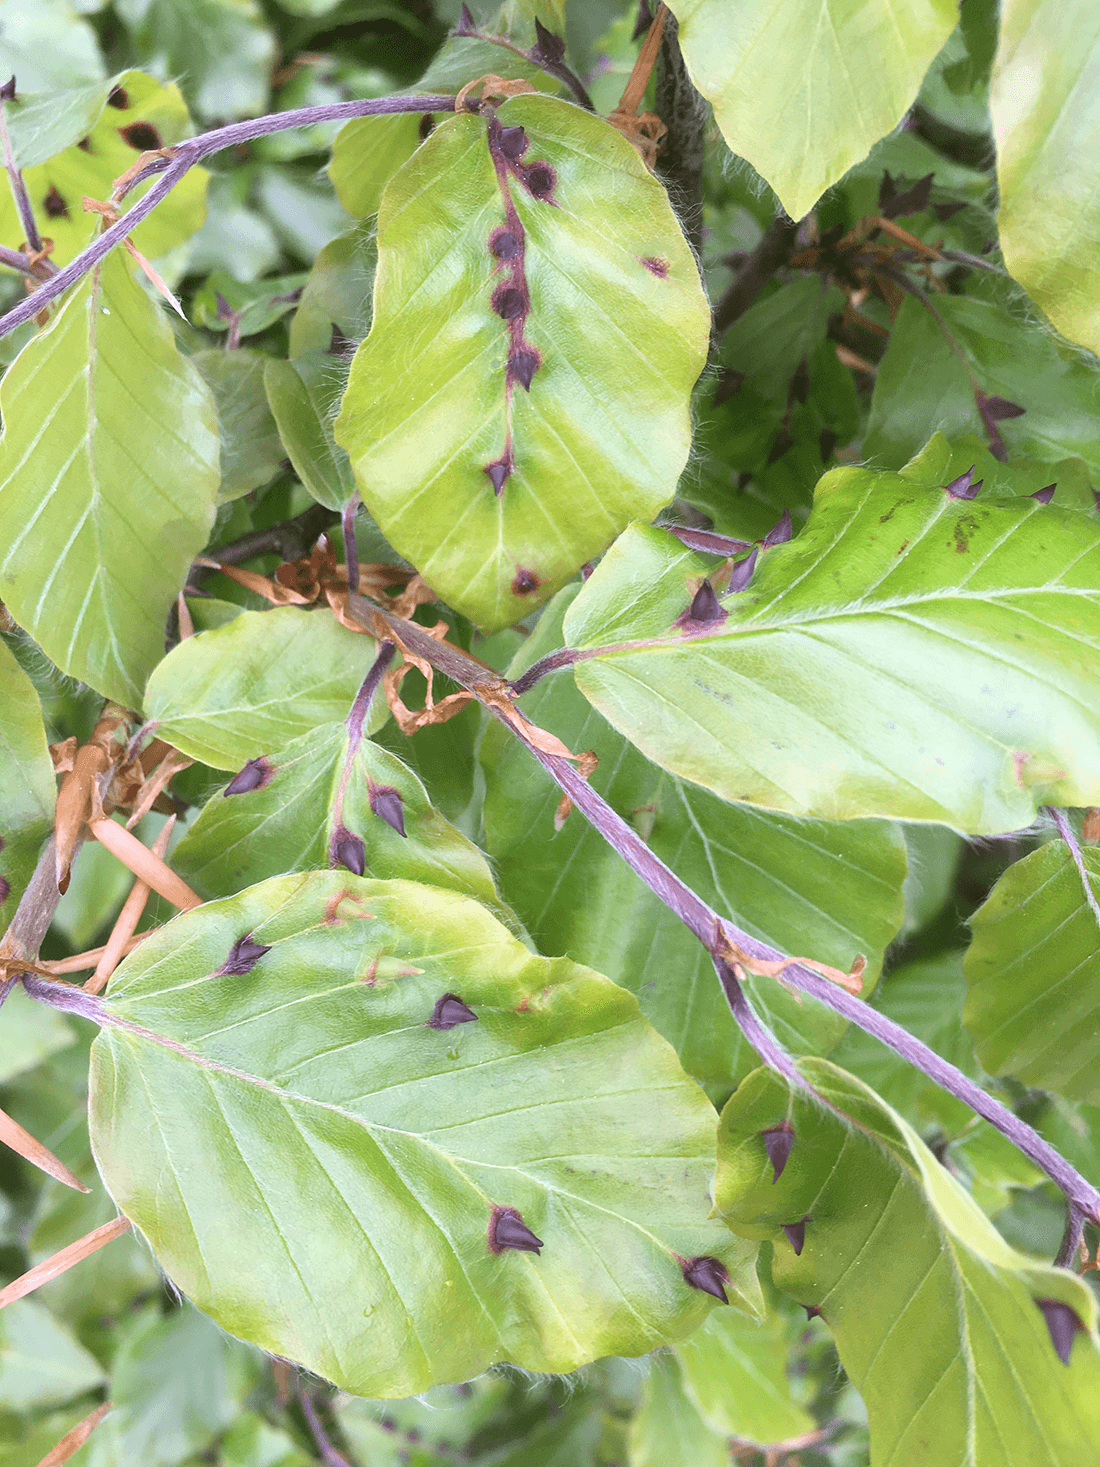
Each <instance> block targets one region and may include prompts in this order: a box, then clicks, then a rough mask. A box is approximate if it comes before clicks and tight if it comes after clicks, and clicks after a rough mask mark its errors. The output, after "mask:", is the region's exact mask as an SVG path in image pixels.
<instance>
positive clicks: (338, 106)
mask: <svg viewBox="0 0 1100 1467" xmlns="http://www.w3.org/2000/svg"><path fill="white" fill-rule="evenodd" d="M454 105H455V99H454V98H453V97H448V96H432V97H375V98H373V99H372V100H370V101H356V102H332V103H329V104H327V105H326V106H323V107H295V108H292V109H291V110H290V111H288V112H272V113H269V114H268V115H267V116H266V117H253V118H249V119H248V120H247V121H246V122H232V123H230V124H229V125H228V126H226V127H215V128H213V129H212V130H211V131H210V132H202V133H199V135H198V136H197V137H193V138H187V139H186V140H185V141H184V142H182V143H177V144H176V146H175V147H174V148H172V149H171V156H170V157H167V158H156V159H154V160H153V162H151V163H150V164H149V165H148V166H147V167H146V168H144V169H142V170H141V171H140V172H139V173H137V174H135V176H134V178H133V179H131V180H130V183H129V186H128V188H127V189H126V190H125V191H124V192H126V193H128V192H129V190H130V189H132V188H134V187H135V186H136V185H137V184H139V183H143V182H144V181H145V180H146V179H148V178H152V177H154V175H156V174H159V175H160V177H159V178H158V179H157V181H156V183H154V184H153V186H152V188H151V189H150V190H149V192H148V193H147V194H145V195H143V197H142V198H140V199H138V201H137V203H136V204H134V205H133V206H132V207H131V208H130V209H128V210H127V211H126V213H125V214H124V215H123V216H122V218H121V219H119V220H118V221H117V223H115V224H112V225H111V226H110V228H108V229H105V230H104V231H103V233H102V234H101V235H99V236H97V238H96V239H94V240H92V242H91V244H90V245H88V246H87V247H86V248H85V249H83V250H81V252H80V254H79V255H77V257H76V259H75V260H73V261H71V262H70V263H69V264H68V265H66V266H65V268H64V269H63V270H59V271H58V272H57V274H56V275H54V276H52V277H51V278H50V279H49V280H46V281H43V283H42V284H41V285H40V286H39V287H38V289H37V290H36V291H35V292H34V293H33V294H32V295H30V296H28V297H27V299H26V300H25V301H20V302H19V304H18V305H16V306H13V307H12V309H11V310H10V311H8V312H7V314H6V315H4V316H0V336H7V335H8V333H9V332H11V331H14V330H15V329H16V327H17V326H22V324H23V322H24V321H29V320H30V319H31V317H32V316H37V314H38V313H39V311H40V310H41V309H42V307H43V306H44V305H45V304H46V303H47V302H48V301H52V300H54V299H55V298H56V297H57V296H59V295H61V294H62V293H63V292H64V291H66V290H68V288H69V286H70V285H73V284H75V283H76V281H78V280H80V279H81V278H82V277H83V276H84V275H86V274H87V273H88V271H89V270H91V269H92V268H93V267H94V266H95V265H96V264H98V262H99V261H100V260H101V259H102V258H103V256H104V255H106V254H109V253H110V251H111V250H113V249H114V247H115V246H116V245H118V244H121V243H122V241H123V240H124V239H125V238H126V236H127V235H128V234H129V233H130V232H131V231H132V230H133V229H134V227H135V226H136V225H138V224H140V223H141V221H142V220H143V219H144V218H145V217H146V215H147V214H151V213H152V211H153V210H154V209H155V208H156V207H157V205H158V204H159V203H160V202H161V200H162V199H165V198H167V197H168V195H169V194H170V193H171V192H172V190H173V189H174V188H175V186H176V184H177V183H179V181H180V179H181V178H183V177H184V175H185V174H186V173H187V172H188V170H189V169H191V168H193V167H194V165H195V164H196V163H198V162H200V160H201V159H203V158H206V157H208V156H209V155H210V154H211V153H220V152H221V150H222V149H223V148H233V147H237V146H239V145H240V144H241V143H246V142H249V141H250V140H251V139H252V138H258V137H263V136H264V135H265V134H267V133H271V132H282V131H284V130H285V129H286V128H290V127H308V126H311V125H312V124H314V123H317V122H334V121H340V120H342V119H350V118H353V117H376V116H384V115H389V114H392V113H394V112H453V111H454Z"/></svg>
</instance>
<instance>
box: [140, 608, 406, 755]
mask: <svg viewBox="0 0 1100 1467" xmlns="http://www.w3.org/2000/svg"><path fill="white" fill-rule="evenodd" d="M198 604H200V605H201V603H198ZM377 651H378V648H377V645H376V643H375V641H374V638H373V637H367V636H360V635H359V634H358V633H357V632H349V631H348V629H347V628H346V627H343V626H341V625H340V623H339V622H338V621H337V620H336V618H335V617H334V616H332V615H331V613H330V612H329V609H328V607H327V606H320V607H318V608H317V609H316V610H313V611H307V610H305V609H304V608H303V607H300V606H276V607H273V608H272V610H271V611H242V612H241V613H240V614H239V615H238V616H234V617H233V618H232V620H231V621H228V622H226V623H225V625H224V626H219V627H212V628H211V629H210V630H209V631H205V632H198V633H196V635H195V636H193V637H188V638H187V640H186V641H183V642H180V643H179V645H178V646H176V647H173V648H172V650H171V652H169V654H168V656H167V657H165V658H164V659H163V661H162V662H161V663H160V664H159V665H158V666H157V668H156V670H155V671H154V673H153V675H152V677H151V678H150V679H149V685H148V687H147V688H146V690H145V716H146V718H149V719H155V720H156V722H157V724H158V733H159V736H160V737H161V738H163V739H166V740H167V741H168V742H169V743H170V744H172V746H173V747H174V748H176V749H180V750H182V751H183V753H185V754H187V755H189V757H190V758H192V759H201V760H202V762H203V763H204V764H210V765H213V767H214V768H215V769H232V770H233V771H234V773H236V772H237V771H239V770H240V769H242V768H243V766H244V765H245V764H247V763H248V761H249V760H250V759H254V758H256V757H257V755H260V754H266V753H267V752H268V751H269V750H271V749H277V748H278V747H279V746H280V745H281V744H284V743H286V742H287V740H289V739H296V738H300V737H302V735H304V734H307V733H309V732H310V730H311V729H313V728H315V727H316V726H317V724H319V723H333V722H335V721H336V720H337V719H341V718H344V717H346V716H347V712H348V709H349V708H350V707H351V704H352V700H353V699H354V697H355V695H356V693H357V692H358V691H359V685H360V684H361V683H362V681H363V679H364V678H365V677H366V675H367V673H368V671H369V670H370V667H371V664H372V663H373V662H374V659H375V656H376V654H377ZM389 716H390V713H389V708H388V707H387V705H386V699H385V696H384V695H383V694H382V693H381V692H379V693H377V694H376V695H375V697H374V699H373V701H372V703H371V707H370V713H369V715H368V718H367V722H366V724H365V725H364V728H365V731H366V732H367V733H368V734H371V733H374V732H375V731H376V730H377V729H378V728H379V727H380V726H381V725H382V724H383V723H385V721H386V719H387V718H389Z"/></svg>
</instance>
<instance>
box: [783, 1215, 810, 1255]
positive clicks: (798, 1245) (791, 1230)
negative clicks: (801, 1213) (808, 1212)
mask: <svg viewBox="0 0 1100 1467" xmlns="http://www.w3.org/2000/svg"><path fill="white" fill-rule="evenodd" d="M809 1220H810V1219H809V1218H808V1217H804V1218H801V1219H800V1220H799V1221H798V1222H796V1223H784V1224H783V1231H784V1232H785V1233H786V1235H787V1242H788V1243H790V1245H791V1247H792V1248H793V1249H794V1251H795V1253H796V1255H797V1254H800V1253H801V1252H802V1250H803V1248H804V1247H805V1246H806V1224H807V1223H808V1222H809Z"/></svg>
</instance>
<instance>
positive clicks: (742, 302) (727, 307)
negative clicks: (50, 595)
mask: <svg viewBox="0 0 1100 1467" xmlns="http://www.w3.org/2000/svg"><path fill="white" fill-rule="evenodd" d="M797 236H798V225H797V224H796V223H795V222H794V220H792V219H788V218H787V216H786V214H777V215H776V217H775V218H774V219H773V220H772V222H771V223H770V224H769V225H768V227H767V229H765V231H764V233H763V234H762V235H761V236H760V239H759V241H758V242H757V244H756V247H755V248H754V249H752V250H750V251H749V253H748V255H746V257H745V259H744V261H743V262H742V265H741V268H740V270H739V271H738V272H737V275H736V276H735V278H734V280H733V281H732V283H731V284H730V285H729V286H728V287H727V289H726V291H725V293H724V294H723V295H722V296H721V297H720V299H719V301H718V304H717V305H716V306H715V307H714V330H715V334H716V335H718V336H721V334H722V333H723V331H728V330H729V328H730V327H731V326H732V325H733V323H734V322H735V321H736V320H737V319H738V317H740V316H743V315H744V314H745V312H746V311H747V310H748V308H749V307H750V306H751V305H752V303H753V301H754V300H755V299H756V297H757V296H758V295H759V294H760V292H761V291H762V290H763V289H764V287H765V285H767V283H768V281H769V280H770V279H771V278H772V276H773V275H774V274H775V272H776V271H777V270H780V269H782V267H783V266H784V265H785V264H786V263H787V261H788V260H789V259H790V258H791V256H792V255H793V254H794V253H795V248H796V242H797ZM0 325H3V323H2V322H0Z"/></svg>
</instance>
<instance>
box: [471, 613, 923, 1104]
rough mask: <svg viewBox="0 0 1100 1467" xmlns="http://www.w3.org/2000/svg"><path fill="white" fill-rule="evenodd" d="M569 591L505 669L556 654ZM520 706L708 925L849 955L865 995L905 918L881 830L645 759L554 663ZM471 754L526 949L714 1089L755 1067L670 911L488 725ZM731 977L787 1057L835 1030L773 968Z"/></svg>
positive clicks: (829, 958)
mask: <svg viewBox="0 0 1100 1467" xmlns="http://www.w3.org/2000/svg"><path fill="white" fill-rule="evenodd" d="M578 590H579V587H575V586H566V587H565V589H564V590H562V591H560V592H559V593H558V595H557V596H556V597H555V599H554V601H553V602H552V603H551V604H550V605H549V606H548V607H547V608H546V610H545V611H544V612H543V614H542V616H541V617H540V618H539V624H538V626H537V627H536V628H535V631H534V633H533V634H532V635H531V636H530V637H529V638H528V639H527V641H526V642H525V643H524V645H523V649H522V652H521V653H520V656H519V657H518V658H517V660H516V662H515V663H513V665H512V667H511V668H510V669H509V673H510V676H512V677H513V678H514V677H517V676H519V674H520V673H521V672H523V671H524V670H525V669H526V668H527V667H528V666H530V665H531V664H532V663H534V662H536V661H537V660H538V659H539V657H541V656H542V655H543V654H545V653H548V652H552V651H554V650H555V648H557V647H560V646H561V642H562V633H561V625H562V618H563V616H564V615H565V614H566V611H567V608H568V607H569V606H570V604H571V603H572V601H573V600H574V598H575V596H576V595H577V592H578ZM519 706H520V707H521V708H522V710H523V712H524V714H525V715H526V716H527V717H528V718H530V719H531V720H532V721H533V722H534V723H536V724H538V725H539V726H540V727H542V728H545V729H548V730H549V731H550V732H551V733H554V734H556V735H557V736H558V737H559V738H560V739H561V740H562V741H563V742H564V743H566V744H567V745H568V747H569V748H570V749H592V750H593V751H594V752H595V754H596V755H597V757H598V758H599V761H600V762H599V763H598V764H597V766H596V768H595V769H594V770H593V771H592V773H591V775H590V776H589V783H590V784H591V785H592V788H593V789H595V790H597V791H598V792H599V793H600V794H601V795H602V796H603V797H604V799H605V800H607V801H608V803H609V804H610V805H611V807H612V808H613V809H614V810H616V811H617V812H618V813H619V814H620V815H621V816H622V817H623V818H624V819H625V820H628V821H630V822H631V823H632V824H633V825H634V828H635V829H636V830H637V831H638V832H639V834H641V835H643V836H644V837H645V840H646V843H647V845H648V846H649V848H650V850H651V851H652V852H653V854H654V855H655V856H659V857H660V859H661V860H663V861H665V862H666V863H667V864H668V865H669V866H670V867H671V868H672V870H673V871H675V873H676V874H677V876H679V877H680V879H681V880H682V881H686V882H687V883H688V885H689V886H690V887H691V888H692V890H694V891H696V892H698V894H699V895H700V896H701V897H702V898H703V899H704V901H706V902H709V903H710V904H711V906H713V907H714V908H715V910H716V911H717V912H719V913H720V914H721V915H722V916H723V917H725V918H728V919H729V920H730V921H732V922H735V923H736V924H737V925H738V926H739V927H742V928H744V929H745V930H746V931H748V932H751V933H752V935H753V936H754V937H758V938H760V939H761V940H762V941H763V942H767V943H770V944H771V945H772V946H773V947H777V948H779V949H780V950H781V951H783V952H789V953H812V954H813V955H814V956H815V957H817V958H819V959H820V960H821V961H823V962H826V963H831V964H833V965H834V966H836V967H839V968H841V969H845V970H847V969H848V968H850V967H851V965H852V962H853V960H854V959H855V957H856V956H857V955H858V954H860V953H862V954H863V955H864V956H865V957H866V958H867V961H868V966H867V971H866V972H865V974H864V983H865V992H867V993H869V992H870V989H871V987H872V986H873V984H874V981H875V979H876V978H877V977H878V973H879V969H880V967H881V964H882V956H883V953H884V951H885V949H886V946H887V944H888V943H889V942H890V941H891V940H892V939H893V937H894V936H895V935H896V933H897V931H898V928H899V927H900V925H901V921H902V916H903V902H902V884H903V882H904V881H905V871H906V854H905V844H904V841H903V840H902V839H901V837H900V835H899V834H898V831H897V829H896V827H894V826H891V825H889V824H887V823H886V822H885V821H862V820H861V821H847V822H844V823H832V822H828V821H823V820H822V821H816V820H815V821H808V820H798V819H793V818H792V817H790V816H788V815H781V814H776V813H775V812H772V811H765V810H759V809H756V808H754V807H753V806H751V805H730V804H727V803H726V802H725V801H724V800H720V799H718V798H717V796H715V795H713V794H711V793H710V792H709V791H708V790H704V789H700V788H699V786H698V785H695V784H690V783H689V782H688V781H687V780H683V779H678V778H676V777H675V776H674V775H671V774H667V773H665V771H664V770H662V769H659V768H658V767H657V766H656V765H655V764H652V763H650V761H649V760H648V759H646V758H645V756H644V755H643V754H641V753H639V751H638V750H637V749H635V748H633V747H632V746H631V745H630V744H629V743H628V742H627V740H626V739H625V738H623V736H622V735H621V734H619V733H617V732H616V731H615V730H614V729H613V728H611V727H610V725H609V724H608V723H607V721H606V719H604V718H603V717H602V716H601V715H600V714H599V713H597V712H596V710H595V709H594V708H593V707H592V705H591V704H590V703H589V702H587V700H586V699H585V698H583V697H582V696H581V694H580V693H579V692H578V690H577V688H576V687H575V686H573V685H572V676H571V674H570V672H569V671H568V670H567V669H562V670H561V671H559V672H556V673H553V674H551V675H550V676H548V677H545V678H543V680H542V681H541V682H539V683H536V684H535V686H534V687H533V688H532V689H531V690H530V691H529V692H527V693H524V694H523V696H522V698H521V699H520V703H519ZM498 730H499V732H498ZM481 760H482V764H483V765H484V767H485V782H486V790H485V816H484V819H485V836H486V844H487V848H488V851H489V854H490V855H491V856H492V858H493V865H494V870H495V871H496V874H497V879H498V880H499V882H500V887H501V893H502V895H503V896H504V899H505V901H507V902H508V903H509V904H510V905H511V906H512V907H514V908H515V910H516V912H517V913H518V914H519V917H520V919H521V920H522V922H523V923H524V924H525V926H526V927H527V929H528V931H529V932H530V933H531V936H532V937H533V938H534V939H535V942H536V943H537V944H538V946H539V949H540V951H542V952H552V953H566V954H568V955H569V957H571V958H573V959H575V960H576V961H577V962H581V963H587V964H589V965H590V966H591V967H593V968H596V969H597V970H598V971H599V972H601V973H606V974H607V976H608V977H609V978H611V979H613V981H614V982H616V983H620V984H622V986H623V987H624V988H629V989H630V991H631V992H632V993H635V994H637V996H638V1002H639V1003H640V1004H641V1006H642V1011H643V1013H644V1014H645V1015H646V1017H647V1018H648V1019H649V1021H650V1022H651V1023H652V1024H654V1025H656V1027H657V1028H658V1029H659V1030H660V1032H661V1033H662V1034H663V1035H664V1036H665V1038H666V1039H668V1040H669V1041H670V1042H671V1043H672V1044H674V1045H675V1046H676V1050H677V1053H678V1054H679V1056H680V1060H681V1063H682V1064H683V1065H684V1067H685V1069H687V1071H688V1072H689V1073H690V1074H692V1075H695V1076H696V1077H697V1078H698V1079H700V1080H702V1081H704V1082H709V1083H711V1084H715V1085H723V1086H728V1085H731V1084H734V1083H736V1081H737V1079H738V1078H739V1077H740V1076H743V1075H746V1074H748V1073H749V1071H750V1070H754V1069H756V1067H757V1065H758V1064H759V1063H760V1061H759V1059H758V1057H757V1055H756V1053H755V1051H754V1050H753V1049H752V1048H751V1047H750V1046H749V1045H748V1044H747V1043H746V1041H745V1039H744V1038H743V1036H742V1034H741V1031H740V1029H739V1028H738V1027H737V1024H736V1022H735V1021H734V1019H733V1016H732V1014H731V1013H730V1011H729V1005H728V1004H727V1002H726V999H725V996H724V995H723V993H722V989H721V986H720V984H719V982H718V978H717V976H716V974H715V971H714V964H713V963H712V962H711V960H710V957H709V956H708V954H707V952H706V949H705V948H703V947H702V946H701V944H700V943H699V942H698V941H697V939H696V938H695V937H693V936H692V934H691V933H690V932H689V931H688V929H687V928H686V927H685V926H684V924H683V923H682V922H681V921H680V920H679V918H677V917H675V916H674V915H673V914H672V913H671V912H670V911H669V910H668V908H667V907H666V906H665V905H664V903H663V902H662V901H660V900H659V898H657V897H656V896H654V894H653V893H652V892H651V891H650V889H649V888H648V887H647V886H646V885H645V883H644V882H643V881H642V880H641V879H640V878H639V877H637V876H635V874H634V873H633V872H632V871H631V870H630V869H629V867H628V866H627V865H626V863H625V862H624V861H623V860H621V858H620V857H619V856H618V855H617V854H616V853H615V852H614V851H613V850H612V849H611V847H610V846H609V845H608V844H607V842H606V841H605V840H604V838H603V836H602V835H600V834H599V833H598V832H597V831H596V830H594V829H593V828H592V826H591V825H589V823H588V822H587V821H586V820H585V818H584V816H583V815H581V814H580V813H579V812H578V811H574V812H573V813H572V814H571V815H570V816H569V818H568V819H567V820H566V821H565V823H564V825H562V826H561V828H560V829H558V828H557V825H556V823H555V814H556V812H557V808H558V800H559V798H560V794H561V792H560V790H559V789H558V787H557V786H556V785H555V784H554V783H553V782H552V781H551V779H550V777H549V775H547V774H546V773H545V772H544V771H543V770H542V769H541V768H540V767H539V765H537V764H536V763H535V762H534V760H533V759H532V758H531V756H530V755H529V754H528V753H527V751H526V750H525V749H524V748H523V747H522V746H521V745H520V744H519V743H518V742H517V741H516V739H514V738H513V737H512V736H511V735H510V734H509V733H508V731H507V730H506V729H504V728H503V727H502V726H501V725H499V724H497V723H495V722H494V723H492V724H490V725H489V726H488V727H487V728H486V730H485V733H484V735H483V737H482V741H481ZM670 974H674V975H675V978H674V980H673V981H670V979H669V975H670ZM745 987H746V990H747V992H748V994H749V996H750V998H751V1001H752V1004H753V1006H754V1008H755V1009H756V1010H757V1012H758V1013H759V1014H760V1015H761V1017H762V1018H764V1019H765V1021H766V1022H767V1023H768V1024H769V1025H770V1026H771V1028H772V1029H773V1030H774V1032H775V1033H776V1035H777V1036H778V1038H779V1039H780V1040H781V1042H782V1043H783V1044H784V1045H785V1046H786V1047H787V1048H788V1049H790V1050H792V1051H793V1052H794V1053H796V1054H805V1053H811V1054H827V1053H828V1052H829V1051H830V1049H832V1047H833V1045H834V1044H836V1042H837V1040H838V1039H839V1038H840V1036H841V1035H842V1034H843V1032H844V1030H845V1028H846V1027H847V1023H846V1020H844V1019H843V1018H841V1016H840V1015H839V1014H836V1013H834V1012H833V1010H831V1009H828V1008H826V1007H825V1006H824V1004H819V1003H818V1002H817V1001H816V1000H815V999H812V998H809V997H807V996H801V995H800V997H801V1002H799V998H798V997H796V996H795V995H794V994H792V993H791V992H790V991H789V990H788V989H786V988H784V987H783V985H782V984H781V983H777V982H776V981H775V979H774V978H760V977H755V976H753V975H752V974H749V975H748V976H747V977H746V979H745Z"/></svg>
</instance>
